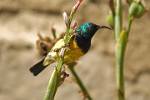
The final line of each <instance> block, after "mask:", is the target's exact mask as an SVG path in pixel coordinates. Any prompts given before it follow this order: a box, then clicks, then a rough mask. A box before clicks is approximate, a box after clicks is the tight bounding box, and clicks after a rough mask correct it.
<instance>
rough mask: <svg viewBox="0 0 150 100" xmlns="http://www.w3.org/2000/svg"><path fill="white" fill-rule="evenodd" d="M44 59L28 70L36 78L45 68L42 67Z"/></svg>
mask: <svg viewBox="0 0 150 100" xmlns="http://www.w3.org/2000/svg"><path fill="white" fill-rule="evenodd" d="M44 59H45V58H43V59H41V60H40V61H39V62H38V63H36V64H35V65H33V66H32V67H31V68H30V69H29V70H30V72H31V73H32V74H33V75H34V76H37V75H38V74H39V73H40V72H41V71H43V70H44V69H45V68H46V67H47V66H44V65H43V62H44Z"/></svg>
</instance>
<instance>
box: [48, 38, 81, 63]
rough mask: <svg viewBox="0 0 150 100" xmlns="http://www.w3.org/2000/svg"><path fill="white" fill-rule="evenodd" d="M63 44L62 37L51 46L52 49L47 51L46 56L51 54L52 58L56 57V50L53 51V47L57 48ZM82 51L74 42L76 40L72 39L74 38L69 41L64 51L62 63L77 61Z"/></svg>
mask: <svg viewBox="0 0 150 100" xmlns="http://www.w3.org/2000/svg"><path fill="white" fill-rule="evenodd" d="M63 46H64V41H63V39H61V40H59V41H58V42H57V43H56V44H55V45H54V47H53V48H52V51H51V52H49V54H48V56H47V57H48V58H49V56H51V57H52V58H54V59H56V58H57V56H56V52H54V51H53V50H54V49H57V48H61V47H63ZM83 55H84V53H83V52H82V50H81V49H80V48H79V47H78V45H77V44H76V42H75V41H74V39H73V40H72V41H71V42H70V45H69V50H67V51H66V52H65V56H64V63H66V64H68V63H72V62H75V61H77V60H78V59H79V58H80V57H81V56H83Z"/></svg>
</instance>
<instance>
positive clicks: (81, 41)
mask: <svg viewBox="0 0 150 100" xmlns="http://www.w3.org/2000/svg"><path fill="white" fill-rule="evenodd" d="M101 28H107V29H110V28H109V27H107V26H99V25H96V24H94V23H91V22H86V23H84V24H82V25H80V26H79V27H78V28H77V29H76V33H77V34H76V36H75V40H76V42H77V45H78V46H79V48H81V50H82V51H83V52H84V53H86V52H87V51H88V50H89V48H90V46H91V39H92V37H93V36H94V34H95V33H96V31H97V30H98V29H101Z"/></svg>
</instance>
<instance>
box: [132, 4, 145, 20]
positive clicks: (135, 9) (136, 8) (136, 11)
mask: <svg viewBox="0 0 150 100" xmlns="http://www.w3.org/2000/svg"><path fill="white" fill-rule="evenodd" d="M144 12H145V7H144V5H143V4H142V3H141V2H140V1H133V2H132V3H131V5H130V8H129V16H130V17H135V18H139V17H141V16H142V15H143V14H144Z"/></svg>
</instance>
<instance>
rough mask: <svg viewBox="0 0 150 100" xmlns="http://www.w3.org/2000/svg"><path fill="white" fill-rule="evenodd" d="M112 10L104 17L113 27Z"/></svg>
mask: <svg viewBox="0 0 150 100" xmlns="http://www.w3.org/2000/svg"><path fill="white" fill-rule="evenodd" d="M113 17H114V16H113V14H112V12H109V14H108V16H107V17H106V21H107V23H108V24H109V25H110V26H111V27H112V28H113V27H114V18H113Z"/></svg>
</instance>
